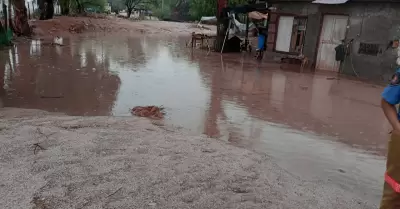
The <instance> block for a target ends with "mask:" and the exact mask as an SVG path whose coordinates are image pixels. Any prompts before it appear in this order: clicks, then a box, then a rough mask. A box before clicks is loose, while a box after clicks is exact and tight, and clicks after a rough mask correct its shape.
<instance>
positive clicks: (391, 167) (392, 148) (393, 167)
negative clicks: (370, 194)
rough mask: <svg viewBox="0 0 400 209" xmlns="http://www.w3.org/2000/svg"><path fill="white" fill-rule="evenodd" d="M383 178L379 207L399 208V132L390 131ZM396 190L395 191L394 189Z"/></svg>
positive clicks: (386, 208) (381, 208) (382, 208)
mask: <svg viewBox="0 0 400 209" xmlns="http://www.w3.org/2000/svg"><path fill="white" fill-rule="evenodd" d="M386 175H387V177H388V178H390V179H391V180H392V181H391V182H390V181H388V178H385V184H384V186H383V195H382V201H381V206H380V209H400V191H399V190H398V189H396V185H397V186H398V187H399V188H400V184H399V183H400V133H397V132H392V134H391V136H390V140H389V145H388V154H387V161H386ZM396 190H397V191H396Z"/></svg>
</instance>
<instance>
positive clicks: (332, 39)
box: [267, 0, 400, 80]
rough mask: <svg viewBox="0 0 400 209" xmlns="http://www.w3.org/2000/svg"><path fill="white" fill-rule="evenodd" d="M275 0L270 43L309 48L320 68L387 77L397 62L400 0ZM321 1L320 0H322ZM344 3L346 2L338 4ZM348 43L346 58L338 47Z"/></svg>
mask: <svg viewBox="0 0 400 209" xmlns="http://www.w3.org/2000/svg"><path fill="white" fill-rule="evenodd" d="M317 1H318V2H320V3H313V1H312V0H272V1H268V2H269V3H270V4H272V6H273V8H274V10H273V12H272V13H271V16H270V24H269V34H268V41H267V45H268V49H269V50H271V51H274V52H279V53H280V54H294V55H296V54H304V56H306V57H307V58H308V59H309V60H310V62H311V63H312V68H313V69H315V70H316V71H318V70H327V71H334V72H340V73H344V74H349V75H357V76H360V77H363V78H368V79H374V80H387V79H389V78H390V76H391V75H392V74H393V72H394V71H395V70H396V68H397V64H396V59H397V51H398V50H397V48H396V45H395V44H393V43H397V42H396V41H398V40H399V39H400V1H399V0H375V1H373V0H317ZM317 1H316V2H317ZM338 3H340V4H338ZM342 40H344V43H345V44H348V48H347V53H346V57H345V59H344V61H343V62H338V61H336V59H335V54H336V51H335V48H336V47H337V46H338V45H339V44H341V43H342Z"/></svg>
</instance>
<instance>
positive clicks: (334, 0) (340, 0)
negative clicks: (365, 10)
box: [312, 0, 349, 4]
mask: <svg viewBox="0 0 400 209" xmlns="http://www.w3.org/2000/svg"><path fill="white" fill-rule="evenodd" d="M348 1H349V0H315V1H313V2H312V3H314V4H344V3H346V2H348Z"/></svg>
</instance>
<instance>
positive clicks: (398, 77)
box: [382, 68, 400, 120]
mask: <svg viewBox="0 0 400 209" xmlns="http://www.w3.org/2000/svg"><path fill="white" fill-rule="evenodd" d="M382 98H383V99H384V100H385V101H386V102H387V103H389V104H392V105H397V104H399V103H400V68H398V69H397V71H396V73H395V74H394V75H393V77H392V79H391V81H390V84H389V85H388V86H387V87H386V88H385V89H384V90H383V92H382ZM397 117H398V118H399V120H400V113H399V112H397Z"/></svg>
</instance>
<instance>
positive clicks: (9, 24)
mask: <svg viewBox="0 0 400 209" xmlns="http://www.w3.org/2000/svg"><path fill="white" fill-rule="evenodd" d="M11 7H12V4H11V0H8V27H9V28H10V29H12V30H14V26H13V22H12V15H11Z"/></svg>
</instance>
